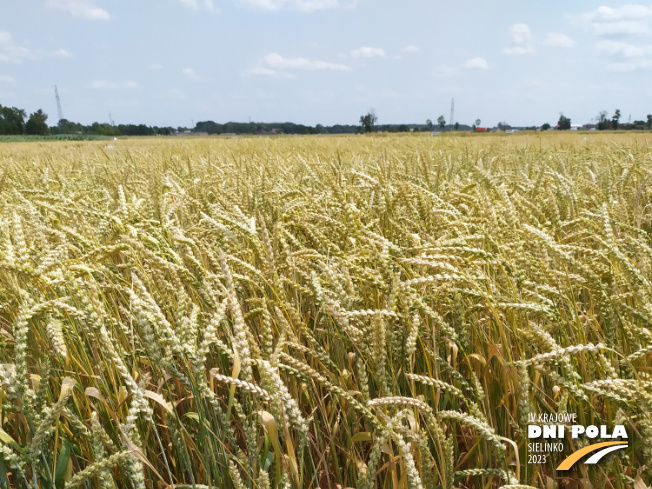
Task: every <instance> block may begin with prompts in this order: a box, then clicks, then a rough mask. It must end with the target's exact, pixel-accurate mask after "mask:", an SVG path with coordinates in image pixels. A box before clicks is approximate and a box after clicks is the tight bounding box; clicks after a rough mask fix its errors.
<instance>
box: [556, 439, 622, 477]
mask: <svg viewBox="0 0 652 489" xmlns="http://www.w3.org/2000/svg"><path fill="white" fill-rule="evenodd" d="M613 445H623V446H627V443H626V442H622V441H605V442H603V443H595V444H594V445H589V446H588V447H584V448H582V449H581V450H578V451H576V452H574V453H571V454H570V455H569V456H568V457H566V458H565V459H564V461H563V462H562V463H560V464H559V465H558V466H557V470H568V469H570V468H571V467H572V466H573V465H574V464H575V462H577V461H578V460H579V459H581V458H582V457H583V456H584V455H588V454H589V453H591V452H595V451H596V450H599V449H601V448H604V447H610V446H613Z"/></svg>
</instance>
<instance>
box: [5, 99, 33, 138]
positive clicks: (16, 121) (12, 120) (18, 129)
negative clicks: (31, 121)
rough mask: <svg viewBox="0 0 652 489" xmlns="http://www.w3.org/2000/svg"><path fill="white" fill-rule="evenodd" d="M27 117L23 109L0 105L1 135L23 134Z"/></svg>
mask: <svg viewBox="0 0 652 489" xmlns="http://www.w3.org/2000/svg"><path fill="white" fill-rule="evenodd" d="M26 115H27V113H26V112H25V111H24V110H23V109H18V108H16V107H3V106H2V105H0V134H23V133H24V132H25V117H26Z"/></svg>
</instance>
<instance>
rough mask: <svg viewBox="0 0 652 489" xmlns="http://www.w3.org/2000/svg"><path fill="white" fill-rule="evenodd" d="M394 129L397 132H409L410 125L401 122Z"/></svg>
mask: <svg viewBox="0 0 652 489" xmlns="http://www.w3.org/2000/svg"><path fill="white" fill-rule="evenodd" d="M396 130H397V131H398V132H410V127H409V126H408V125H407V124H401V125H400V126H398V128H397V129H396Z"/></svg>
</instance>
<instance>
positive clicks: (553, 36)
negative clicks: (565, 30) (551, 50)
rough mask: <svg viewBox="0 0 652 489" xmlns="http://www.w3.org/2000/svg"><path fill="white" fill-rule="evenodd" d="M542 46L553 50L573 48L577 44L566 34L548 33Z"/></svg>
mask: <svg viewBox="0 0 652 489" xmlns="http://www.w3.org/2000/svg"><path fill="white" fill-rule="evenodd" d="M543 44H545V45H547V46H552V47H555V48H574V47H575V46H576V44H577V43H576V42H575V41H574V40H573V39H572V38H570V37H568V36H567V35H566V34H560V33H558V32H549V33H548V35H547V36H546V39H545V40H544V41H543Z"/></svg>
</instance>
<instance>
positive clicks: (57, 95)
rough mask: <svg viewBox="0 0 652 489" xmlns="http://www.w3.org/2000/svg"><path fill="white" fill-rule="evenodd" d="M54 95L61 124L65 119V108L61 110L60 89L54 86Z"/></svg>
mask: <svg viewBox="0 0 652 489" xmlns="http://www.w3.org/2000/svg"><path fill="white" fill-rule="evenodd" d="M54 97H55V98H56V99H57V111H58V112H59V124H61V121H62V120H63V110H61V99H60V98H59V90H58V89H57V86H56V85H55V86H54Z"/></svg>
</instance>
